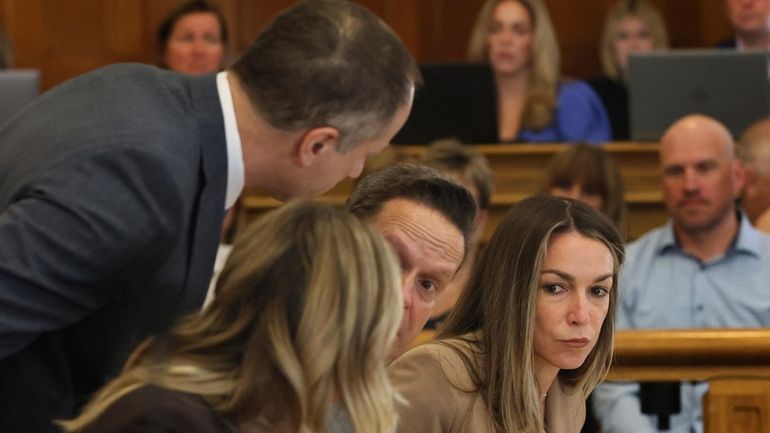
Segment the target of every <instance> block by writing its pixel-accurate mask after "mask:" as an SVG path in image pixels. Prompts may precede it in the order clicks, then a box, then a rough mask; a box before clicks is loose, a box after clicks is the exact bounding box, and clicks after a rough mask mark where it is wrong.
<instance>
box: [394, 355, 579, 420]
mask: <svg viewBox="0 0 770 433" xmlns="http://www.w3.org/2000/svg"><path fill="white" fill-rule="evenodd" d="M388 372H389V374H390V377H391V380H392V381H393V384H394V386H395V387H396V389H397V390H398V392H399V393H400V394H401V396H402V397H404V399H405V400H406V402H401V403H399V404H397V409H398V415H399V423H398V431H399V433H495V430H494V429H493V427H492V423H491V417H490V415H489V411H488V410H487V408H486V406H485V404H484V400H483V398H482V397H481V394H479V393H478V392H476V391H474V390H473V389H474V386H473V383H472V382H471V378H470V375H469V374H468V370H467V369H466V368H465V365H464V364H463V362H462V360H461V359H460V356H459V355H458V354H457V353H456V352H455V351H454V350H452V349H451V348H448V347H446V346H443V345H441V344H437V343H435V342H433V343H427V344H423V345H421V346H418V347H416V348H414V349H412V350H410V351H408V352H407V353H405V354H404V355H403V356H401V357H400V358H398V359H397V360H396V361H394V362H393V363H392V364H391V365H390V366H389V367H388ZM545 412H546V413H545V419H546V431H547V432H548V433H579V432H580V429H581V428H582V427H583V423H584V421H585V415H586V409H585V397H584V396H583V395H582V393H580V392H576V393H573V394H567V393H566V392H565V390H564V389H563V388H562V385H561V383H560V382H559V380H558V379H557V380H555V381H554V384H553V385H552V386H551V388H550V389H549V390H548V396H547V397H546V408H545Z"/></svg>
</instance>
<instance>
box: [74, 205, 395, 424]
mask: <svg viewBox="0 0 770 433" xmlns="http://www.w3.org/2000/svg"><path fill="white" fill-rule="evenodd" d="M402 309H403V306H402V299H401V290H400V277H399V270H398V266H397V264H396V261H395V258H394V256H393V254H392V253H391V251H390V249H389V247H388V246H387V245H386V244H385V242H384V241H383V240H382V239H381V238H380V236H378V235H376V234H375V233H374V232H372V231H371V230H370V229H369V228H367V227H366V226H365V225H364V223H362V222H360V221H359V220H358V219H357V218H356V217H354V216H352V215H350V214H348V213H347V212H345V211H343V210H341V209H336V208H333V207H331V206H330V205H324V204H318V203H313V202H309V201H299V202H293V203H290V204H288V205H285V206H283V207H282V208H280V209H278V210H275V211H272V212H270V213H269V214H267V215H265V216H264V217H262V218H260V219H259V220H258V221H256V222H255V223H253V224H252V225H250V226H249V227H247V228H246V229H245V231H244V232H243V233H242V236H240V237H239V238H238V240H237V241H236V244H235V246H234V248H233V253H232V255H231V256H230V258H229V260H228V262H227V264H226V265H225V268H224V270H223V271H222V275H221V277H220V279H219V281H218V284H217V293H216V297H215V298H214V301H213V302H212V303H211V305H210V306H209V307H208V308H207V309H206V310H204V311H203V312H202V313H200V315H190V316H188V317H186V318H184V319H183V320H181V321H180V322H178V324H177V325H176V326H175V327H173V328H172V329H171V330H170V331H169V332H168V333H167V334H165V335H161V336H158V337H155V338H151V339H149V340H147V341H145V342H144V343H142V344H141V345H140V346H139V348H138V349H137V350H136V351H135V352H134V353H133V354H132V356H131V357H130V359H129V361H128V362H127V364H126V366H125V368H124V370H123V372H122V373H121V374H120V375H119V376H118V377H117V378H116V379H114V380H113V381H112V382H111V383H109V384H108V385H107V386H106V387H105V388H103V389H102V390H101V391H100V392H99V393H98V394H97V395H96V396H95V397H94V399H93V400H92V401H91V402H90V403H89V404H88V406H86V408H85V410H84V412H83V413H82V414H81V415H80V416H79V417H78V418H76V419H74V420H72V421H67V422H62V423H61V424H62V425H63V426H64V427H65V429H66V430H67V431H69V432H124V431H125V432H127V431H130V432H132V433H133V432H141V431H148V432H149V431H168V432H177V431H178V432H180V433H181V432H185V433H190V432H225V431H228V432H243V433H246V432H278V433H284V432H286V433H289V432H290V433H315V432H326V433H331V432H356V433H369V432H372V433H392V432H393V430H394V427H395V425H394V424H395V412H394V407H393V398H394V391H393V389H392V388H391V385H390V382H389V381H388V378H387V375H386V373H385V357H386V353H387V351H388V348H389V345H390V344H391V342H392V341H393V339H394V337H395V334H396V330H397V328H398V325H399V322H400V320H401V311H402ZM153 428H155V429H159V430H153Z"/></svg>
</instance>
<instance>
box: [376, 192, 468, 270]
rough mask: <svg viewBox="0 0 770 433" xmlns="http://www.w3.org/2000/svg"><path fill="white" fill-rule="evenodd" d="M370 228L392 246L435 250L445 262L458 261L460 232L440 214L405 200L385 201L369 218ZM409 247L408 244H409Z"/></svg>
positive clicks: (460, 256)
mask: <svg viewBox="0 0 770 433" xmlns="http://www.w3.org/2000/svg"><path fill="white" fill-rule="evenodd" d="M371 224H372V226H373V227H374V228H375V229H376V230H377V231H378V232H380V233H381V234H382V235H383V236H385V238H386V239H388V240H390V241H391V243H394V244H397V245H394V247H400V248H407V247H410V246H411V247H412V248H417V249H419V250H423V251H424V250H437V251H439V252H441V254H442V255H444V256H446V258H447V259H450V260H453V261H454V260H456V261H458V262H460V261H462V259H463V255H464V239H463V236H462V232H460V230H459V229H458V228H457V227H455V226H454V224H452V223H451V222H450V221H449V220H448V219H447V218H446V217H444V216H443V215H442V214H441V213H440V212H438V211H436V210H434V209H431V208H429V207H428V206H426V205H423V204H420V203H417V202H414V201H412V200H406V199H394V200H389V201H388V202H386V203H385V204H384V205H383V207H382V209H380V211H379V212H378V213H377V214H375V215H374V216H373V217H372V220H371ZM409 244H411V245H409Z"/></svg>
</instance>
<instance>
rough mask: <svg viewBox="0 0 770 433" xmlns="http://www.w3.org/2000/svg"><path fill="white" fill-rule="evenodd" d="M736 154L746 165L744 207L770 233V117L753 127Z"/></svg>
mask: <svg viewBox="0 0 770 433" xmlns="http://www.w3.org/2000/svg"><path fill="white" fill-rule="evenodd" d="M736 153H737V155H738V159H740V161H741V164H742V165H743V173H744V182H745V184H744V185H743V190H742V191H741V208H742V209H743V211H744V212H746V216H747V217H748V218H749V220H750V221H751V223H752V224H753V225H754V227H756V228H757V229H759V230H761V231H763V232H765V233H770V119H762V120H760V121H758V122H756V123H754V124H753V125H751V126H750V127H749V129H747V130H746V132H744V134H743V136H742V137H741V140H740V141H739V142H738V145H737V148H736Z"/></svg>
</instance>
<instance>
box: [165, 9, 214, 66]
mask: <svg viewBox="0 0 770 433" xmlns="http://www.w3.org/2000/svg"><path fill="white" fill-rule="evenodd" d="M224 53H225V45H224V43H223V41H222V32H221V29H220V28H219V20H218V19H217V16H216V15H214V14H213V13H210V12H196V13H191V14H187V15H184V16H183V17H182V18H180V19H179V20H177V22H176V24H174V28H173V29H172V30H171V36H169V38H168V41H167V42H166V49H165V52H164V61H165V64H166V67H167V68H168V69H170V70H172V71H177V72H183V73H185V74H191V75H200V74H207V73H210V72H217V71H219V70H220V69H221V68H222V61H223V59H224Z"/></svg>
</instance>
